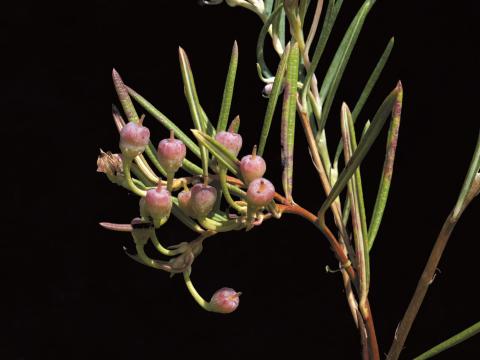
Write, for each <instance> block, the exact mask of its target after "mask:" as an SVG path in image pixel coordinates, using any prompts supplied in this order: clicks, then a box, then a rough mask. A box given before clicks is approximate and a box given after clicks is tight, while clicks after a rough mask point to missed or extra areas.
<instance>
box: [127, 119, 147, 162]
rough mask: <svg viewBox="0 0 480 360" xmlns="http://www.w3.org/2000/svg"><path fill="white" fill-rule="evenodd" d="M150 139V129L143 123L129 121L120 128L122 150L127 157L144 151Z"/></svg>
mask: <svg viewBox="0 0 480 360" xmlns="http://www.w3.org/2000/svg"><path fill="white" fill-rule="evenodd" d="M149 141H150V130H148V128H146V127H145V126H143V125H142V124H141V123H134V122H129V123H128V124H126V125H125V126H124V127H123V128H122V130H120V150H122V154H123V155H124V156H125V157H126V158H130V159H133V158H134V157H135V156H137V155H140V154H141V153H143V152H144V151H145V148H146V146H147V145H148V142H149Z"/></svg>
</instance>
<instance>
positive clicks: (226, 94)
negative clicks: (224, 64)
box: [217, 41, 238, 132]
mask: <svg viewBox="0 0 480 360" xmlns="http://www.w3.org/2000/svg"><path fill="white" fill-rule="evenodd" d="M237 66H238V45H237V42H236V41H235V42H234V43H233V49H232V55H231V57H230V65H229V66H228V73H227V80H226V81H225V89H224V90H223V99H222V106H221V108H220V115H219V116H218V123H217V132H220V131H224V130H225V129H226V128H227V122H228V116H229V114H230V107H231V105H232V97H233V88H234V87H235V77H236V75H237Z"/></svg>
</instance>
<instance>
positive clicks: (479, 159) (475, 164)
mask: <svg viewBox="0 0 480 360" xmlns="http://www.w3.org/2000/svg"><path fill="white" fill-rule="evenodd" d="M479 171H480V132H479V134H478V139H477V146H476V147H475V151H474V153H473V158H472V161H471V163H470V167H469V168H468V172H467V176H466V177H465V181H464V182H463V186H462V190H461V191H460V195H459V197H458V200H457V203H456V204H455V208H454V210H453V217H454V218H458V217H459V216H460V213H461V212H462V211H463V209H464V208H465V205H468V204H467V203H468V199H467V197H468V195H469V194H470V191H471V188H472V184H473V182H474V180H475V177H479V176H480V175H478V174H479Z"/></svg>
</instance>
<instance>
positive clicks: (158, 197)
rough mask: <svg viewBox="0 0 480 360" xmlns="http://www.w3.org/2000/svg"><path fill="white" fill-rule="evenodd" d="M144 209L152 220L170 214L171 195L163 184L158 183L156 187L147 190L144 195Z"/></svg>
mask: <svg viewBox="0 0 480 360" xmlns="http://www.w3.org/2000/svg"><path fill="white" fill-rule="evenodd" d="M145 209H146V210H147V212H148V213H149V215H150V216H151V217H152V218H153V220H154V222H156V221H158V220H161V219H162V218H165V217H167V216H169V215H170V211H171V209H172V197H171V196H170V192H169V191H168V190H167V189H166V187H165V186H162V185H160V184H159V185H158V187H157V188H156V189H151V190H148V191H147V195H146V196H145Z"/></svg>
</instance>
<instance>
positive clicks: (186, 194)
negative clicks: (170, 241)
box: [177, 190, 194, 217]
mask: <svg viewBox="0 0 480 360" xmlns="http://www.w3.org/2000/svg"><path fill="white" fill-rule="evenodd" d="M191 198H192V192H191V191H190V190H182V191H180V192H179V193H178V195H177V199H178V207H179V208H180V209H181V210H182V211H183V212H184V213H185V214H187V215H188V216H190V217H194V216H193V212H192V208H191V206H190V199H191Z"/></svg>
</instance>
